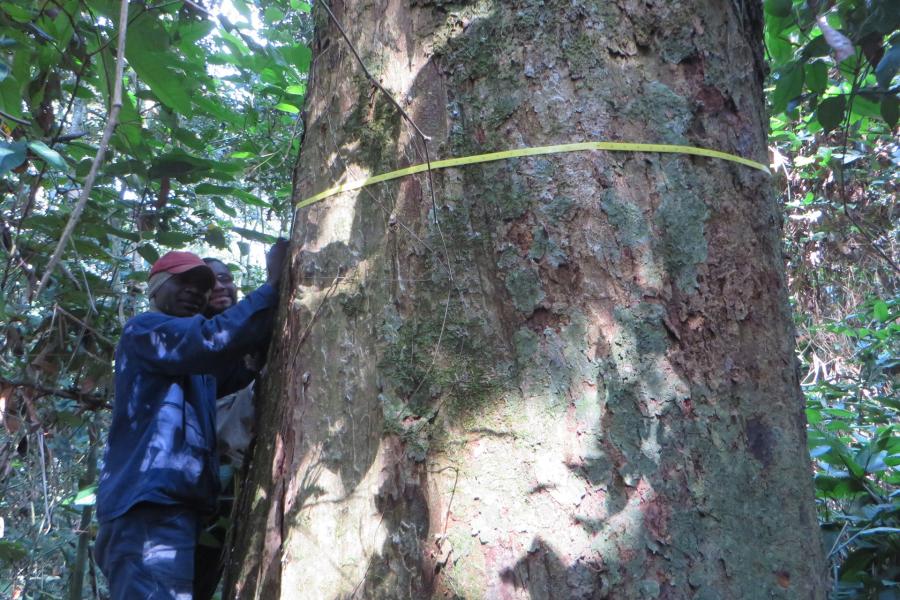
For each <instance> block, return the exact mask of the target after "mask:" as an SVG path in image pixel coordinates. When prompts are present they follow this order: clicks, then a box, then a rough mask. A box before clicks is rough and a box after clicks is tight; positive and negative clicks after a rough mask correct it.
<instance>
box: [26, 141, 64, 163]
mask: <svg viewBox="0 0 900 600" xmlns="http://www.w3.org/2000/svg"><path fill="white" fill-rule="evenodd" d="M28 147H29V148H30V149H31V151H32V152H34V153H35V154H37V155H38V156H39V157H40V158H41V159H43V160H44V161H45V162H46V163H47V164H49V165H52V166H54V167H56V168H57V169H59V170H60V171H66V170H68V168H69V165H67V164H66V161H65V159H63V157H62V155H60V153H59V152H57V151H56V150H54V149H53V148H51V147H50V146H48V145H47V144H45V143H44V142H42V141H40V140H35V141H33V142H28Z"/></svg>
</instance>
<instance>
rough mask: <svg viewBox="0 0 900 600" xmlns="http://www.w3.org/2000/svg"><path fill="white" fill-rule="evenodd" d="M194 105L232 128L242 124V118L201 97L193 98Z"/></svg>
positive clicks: (222, 106) (224, 107)
mask: <svg viewBox="0 0 900 600" xmlns="http://www.w3.org/2000/svg"><path fill="white" fill-rule="evenodd" d="M194 104H195V105H196V106H197V108H199V109H200V110H202V111H203V112H205V113H206V114H208V115H210V116H212V117H215V118H217V119H220V120H222V121H225V122H226V123H227V124H228V125H231V126H232V127H241V126H242V125H243V123H244V117H243V116H241V115H239V114H237V113H236V112H234V111H232V110H231V109H229V108H227V107H226V106H224V105H222V104H220V103H218V102H216V101H214V100H211V99H209V98H206V97H203V96H200V97H196V98H194Z"/></svg>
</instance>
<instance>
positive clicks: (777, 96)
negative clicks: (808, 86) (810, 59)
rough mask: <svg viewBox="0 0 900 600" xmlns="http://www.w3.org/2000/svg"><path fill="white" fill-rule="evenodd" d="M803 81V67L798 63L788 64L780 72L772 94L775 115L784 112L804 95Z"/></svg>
mask: <svg viewBox="0 0 900 600" xmlns="http://www.w3.org/2000/svg"><path fill="white" fill-rule="evenodd" d="M803 80H804V74H803V66H802V65H801V64H800V63H798V62H797V61H792V62H790V63H788V64H787V65H785V66H784V67H783V68H782V69H781V70H780V72H779V74H778V81H777V83H776V84H775V91H774V92H773V93H772V113H773V114H778V113H781V112H784V110H785V109H786V108H787V105H788V102H789V101H791V100H793V99H794V98H796V97H797V96H799V95H800V94H801V93H803Z"/></svg>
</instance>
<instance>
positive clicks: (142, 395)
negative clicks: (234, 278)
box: [97, 284, 278, 523]
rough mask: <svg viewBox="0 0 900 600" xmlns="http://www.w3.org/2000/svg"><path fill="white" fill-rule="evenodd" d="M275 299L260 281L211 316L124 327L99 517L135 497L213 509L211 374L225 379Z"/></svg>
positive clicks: (110, 515)
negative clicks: (253, 288) (237, 300)
mask: <svg viewBox="0 0 900 600" xmlns="http://www.w3.org/2000/svg"><path fill="white" fill-rule="evenodd" d="M277 300H278V297H277V293H276V290H275V289H274V288H272V286H270V285H268V284H266V285H263V286H262V287H260V288H259V289H258V290H256V291H255V292H253V293H251V294H249V295H248V296H247V297H246V298H244V299H243V300H241V301H240V302H238V303H237V304H235V305H234V306H233V307H231V308H229V309H228V310H226V311H224V312H223V313H221V314H219V315H217V316H215V317H213V318H211V319H206V318H204V317H202V316H200V315H197V316H194V317H173V316H170V315H166V314H163V313H158V312H149V313H143V314H140V315H138V316H136V317H134V318H133V319H131V320H130V321H128V323H126V324H125V328H124V330H123V332H122V338H121V339H120V340H119V345H118V347H117V348H116V371H115V402H114V405H113V415H112V424H111V425H110V429H109V441H108V443H107V448H106V454H105V457H104V460H103V468H102V470H101V473H100V483H99V488H98V491H97V518H98V520H99V521H100V522H101V523H103V522H106V521H109V520H111V519H114V518H116V517H118V516H120V515H122V514H124V513H125V512H126V511H128V509H130V508H131V507H132V506H134V505H135V504H137V503H139V502H153V503H157V504H184V505H187V506H191V507H195V508H197V510H200V511H208V510H211V509H213V508H214V507H215V501H216V497H217V496H218V493H219V474H218V468H219V464H218V457H217V456H216V427H215V425H216V423H215V420H216V378H217V377H218V378H220V379H227V378H228V377H229V376H231V375H232V374H233V373H234V372H235V371H236V370H238V369H239V368H240V363H241V359H242V357H243V355H244V354H245V353H247V352H248V351H251V350H253V349H254V348H256V347H258V345H259V344H260V342H261V341H263V340H264V339H265V338H266V337H267V336H268V335H269V334H270V331H271V323H272V317H273V313H274V311H273V310H272V309H273V308H274V307H275V305H276V302H277Z"/></svg>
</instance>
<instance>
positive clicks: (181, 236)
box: [155, 231, 194, 248]
mask: <svg viewBox="0 0 900 600" xmlns="http://www.w3.org/2000/svg"><path fill="white" fill-rule="evenodd" d="M155 237H156V241H157V242H159V243H160V244H162V245H163V246H168V247H169V248H182V247H184V246H186V245H187V244H188V243H190V242H192V241H194V236H193V235H192V234H190V233H184V232H181V231H158V232H156V236H155Z"/></svg>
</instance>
